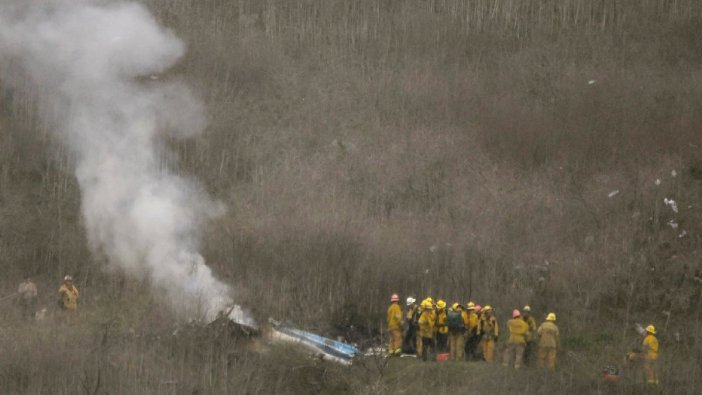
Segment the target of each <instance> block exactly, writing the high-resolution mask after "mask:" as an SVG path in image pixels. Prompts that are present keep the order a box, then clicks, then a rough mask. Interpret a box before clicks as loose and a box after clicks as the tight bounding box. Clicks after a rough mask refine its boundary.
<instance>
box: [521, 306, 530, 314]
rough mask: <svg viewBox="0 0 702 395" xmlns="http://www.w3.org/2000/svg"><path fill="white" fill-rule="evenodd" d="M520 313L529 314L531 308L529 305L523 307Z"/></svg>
mask: <svg viewBox="0 0 702 395" xmlns="http://www.w3.org/2000/svg"><path fill="white" fill-rule="evenodd" d="M522 311H526V312H530V311H531V306H529V305H526V306H524V308H523V309H522Z"/></svg>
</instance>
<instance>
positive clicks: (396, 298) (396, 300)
mask: <svg viewBox="0 0 702 395" xmlns="http://www.w3.org/2000/svg"><path fill="white" fill-rule="evenodd" d="M390 301H391V302H399V301H400V295H398V294H392V296H391V297H390Z"/></svg>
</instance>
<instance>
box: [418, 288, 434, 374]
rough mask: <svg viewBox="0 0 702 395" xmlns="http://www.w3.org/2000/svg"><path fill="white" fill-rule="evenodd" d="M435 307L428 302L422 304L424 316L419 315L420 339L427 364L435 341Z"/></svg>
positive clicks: (423, 356)
mask: <svg viewBox="0 0 702 395" xmlns="http://www.w3.org/2000/svg"><path fill="white" fill-rule="evenodd" d="M434 319H435V318H434V306H433V305H432V304H431V302H429V301H428V300H425V301H424V302H422V314H420V315H419V320H417V323H418V325H419V339H420V340H421V350H418V352H420V353H421V355H422V361H424V362H426V361H427V360H428V357H429V353H430V351H431V349H432V346H433V344H432V343H433V340H434V322H435V321H434Z"/></svg>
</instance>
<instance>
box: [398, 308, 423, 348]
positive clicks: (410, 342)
mask: <svg viewBox="0 0 702 395" xmlns="http://www.w3.org/2000/svg"><path fill="white" fill-rule="evenodd" d="M406 304H407V311H406V312H405V339H404V343H403V346H402V347H403V351H404V352H405V353H407V354H416V353H417V319H419V313H420V312H419V305H418V304H417V299H415V298H413V297H411V296H410V297H408V298H407V300H406Z"/></svg>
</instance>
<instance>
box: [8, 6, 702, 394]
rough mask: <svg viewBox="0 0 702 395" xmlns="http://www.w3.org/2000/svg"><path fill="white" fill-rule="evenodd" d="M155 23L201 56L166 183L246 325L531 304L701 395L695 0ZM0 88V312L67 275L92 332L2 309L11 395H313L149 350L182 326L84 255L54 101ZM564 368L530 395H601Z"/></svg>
mask: <svg viewBox="0 0 702 395" xmlns="http://www.w3.org/2000/svg"><path fill="white" fill-rule="evenodd" d="M147 3H148V4H149V7H150V8H151V9H152V10H153V12H154V13H155V14H156V15H157V17H158V18H159V19H160V20H161V21H162V22H163V23H164V24H165V25H167V26H169V27H171V28H172V29H174V30H175V32H176V33H177V34H178V35H179V36H180V37H182V38H183V39H185V40H186V42H187V43H188V46H189V51H188V54H187V56H186V58H185V59H184V60H183V61H182V62H181V64H180V65H179V66H178V67H177V68H176V69H175V70H172V71H170V72H169V73H168V74H167V75H165V76H164V77H163V78H179V79H184V80H187V81H188V83H190V84H191V85H192V86H194V87H195V88H196V90H198V91H199V93H200V95H201V96H202V98H203V99H204V100H205V102H206V104H207V108H208V111H209V116H210V126H209V128H208V129H207V131H206V133H205V134H204V136H203V137H200V138H197V139H193V140H188V141H173V142H172V143H171V148H172V150H173V152H174V153H175V155H173V156H172V157H167V158H164V162H166V163H170V164H171V165H172V166H174V167H177V169H178V171H179V172H182V173H183V174H187V175H189V176H190V177H192V178H193V179H195V180H198V181H199V182H200V183H201V185H202V186H203V187H204V188H205V189H207V190H208V191H209V192H210V193H211V194H212V195H213V196H215V197H216V198H217V199H220V200H222V201H223V202H225V203H226V205H227V206H228V207H229V211H228V214H227V215H226V216H224V217H223V218H221V219H219V220H217V221H216V222H214V223H212V224H211V226H210V227H209V228H208V229H207V230H206V232H205V234H204V237H203V240H202V241H203V248H204V254H205V256H206V257H207V259H208V261H209V263H210V265H211V266H212V267H213V269H214V270H215V272H216V273H217V274H218V276H219V277H220V278H222V279H224V280H225V281H226V282H228V283H231V284H233V285H235V286H236V289H237V293H238V295H237V299H238V300H239V301H241V302H242V303H243V304H244V305H245V306H247V307H249V308H250V309H251V310H252V311H253V313H254V314H255V315H256V316H257V317H259V318H265V317H267V316H269V315H270V316H274V317H277V318H280V319H292V320H294V321H295V322H297V323H298V324H300V325H302V326H304V327H306V328H308V329H311V330H315V331H319V332H322V333H326V334H331V335H337V334H344V335H353V336H355V337H356V338H373V337H376V336H378V335H379V334H381V332H382V315H383V312H384V309H385V307H386V306H385V305H386V302H387V298H388V296H389V295H390V293H392V292H400V293H401V294H402V295H403V296H406V295H409V294H411V295H414V296H426V295H431V296H434V297H435V298H436V297H443V298H446V299H447V300H450V301H453V300H460V301H465V300H467V299H468V298H472V299H474V300H476V301H478V302H481V303H484V302H489V303H490V304H492V305H493V306H497V307H498V308H499V309H500V310H499V311H498V313H499V314H502V313H505V312H507V311H509V309H511V308H513V307H515V306H521V305H522V304H524V303H530V304H531V305H532V306H533V307H534V308H535V311H539V312H546V311H547V310H549V309H554V310H556V311H557V312H558V313H559V322H560V324H561V325H562V327H563V329H564V332H565V337H566V339H567V340H566V347H567V348H569V349H570V350H573V351H575V352H578V353H582V354H586V355H587V354H589V355H590V356H589V358H590V360H592V361H594V363H595V365H594V366H595V367H593V368H592V369H594V370H596V369H597V368H598V367H599V366H598V365H597V364H598V363H605V362H606V361H614V363H617V362H619V356H620V355H621V354H622V352H623V351H625V350H626V348H627V347H629V346H630V344H631V342H632V341H635V340H634V336H635V334H634V333H633V332H631V331H630V330H629V328H630V326H631V324H632V323H633V322H643V323H648V322H649V321H650V322H655V323H656V324H657V326H658V327H660V328H661V333H662V334H661V339H662V352H663V357H664V359H665V363H664V366H665V368H664V372H665V373H664V381H666V380H667V381H668V382H669V383H672V382H675V383H676V385H677V388H683V389H682V390H680V391H678V392H677V393H684V392H686V391H687V392H688V393H695V392H696V388H698V387H699V386H700V383H697V382H696V380H697V378H696V376H697V375H698V373H699V372H695V371H694V369H695V368H694V367H695V366H698V367H699V358H700V356H701V355H702V348H701V347H702V343H700V335H701V334H702V333H701V332H700V326H699V319H700V306H701V305H702V292H701V291H700V289H701V288H700V286H701V284H700V282H698V281H696V277H695V274H696V273H697V272H698V271H700V270H702V267H701V263H700V259H701V258H700V253H701V252H702V206H700V205H701V204H702V155H701V154H700V152H701V151H700V149H701V148H702V74H701V72H700V66H702V44H701V42H700V40H699V32H700V29H701V28H702V5H701V4H700V2H699V1H693V0H679V1H664V0H656V1H654V0H636V1H635V0H630V1H628V0H619V1H608V2H596V1H586V0H567V1H564V0H559V1H553V0H539V1H536V0H499V1H495V0H492V1H487V0H476V1H470V2H468V1H461V0H402V1H399V0H388V1H380V0H357V1H340V0H312V1H288V0H267V1H261V0H239V1H237V2H230V1H215V0H201V1H191V2H185V1H175V0H151V1H148V2H147ZM12 66H13V65H9V66H8V65H7V64H3V67H4V68H5V69H7V68H8V67H12ZM0 84H1V85H0V93H1V94H0V267H1V268H2V269H3V273H4V276H3V279H2V283H3V285H4V286H5V287H4V289H5V290H7V292H6V293H10V292H11V291H13V290H14V289H15V287H16V284H18V283H19V282H20V281H21V280H22V277H23V276H24V275H25V274H30V275H32V276H33V277H34V278H35V279H36V280H37V283H38V285H39V286H40V293H42V295H40V296H41V297H42V302H43V303H44V304H45V305H49V306H53V305H54V304H55V302H54V299H55V298H54V296H55V291H56V289H57V288H58V285H59V284H58V282H59V281H60V279H61V278H62V277H63V275H64V274H65V273H72V274H73V275H74V278H75V279H76V285H77V286H78V287H79V288H80V289H81V291H82V295H83V299H82V300H81V304H82V305H81V308H82V311H83V314H84V315H85V316H84V317H85V318H84V320H83V321H84V322H83V323H82V324H80V326H79V327H78V329H77V330H76V331H75V332H74V333H71V331H68V330H66V327H59V329H58V330H53V329H48V328H43V327H31V328H27V327H25V326H23V325H22V326H18V325H19V324H16V321H15V319H14V317H13V316H12V315H11V314H12V313H11V311H9V310H6V309H4V308H3V309H2V310H0V311H2V313H0V314H2V315H3V316H4V317H3V318H5V320H4V321H3V324H2V326H0V333H2V337H3V340H2V341H3V344H2V347H1V348H0V349H1V350H3V351H2V355H3V356H2V360H1V361H0V383H3V382H4V383H7V384H6V385H7V386H6V387H4V388H3V387H0V392H19V393H26V392H42V391H49V392H54V391H55V392H65V393H75V392H74V391H73V390H71V389H75V388H84V389H85V392H87V393H93V392H92V390H91V389H95V388H98V390H97V392H100V391H103V392H104V391H105V388H109V389H110V390H109V392H113V393H169V391H173V393H186V392H187V393H190V392H192V391H194V390H197V389H199V390H200V391H201V392H204V393H210V392H227V391H228V392H232V393H237V392H239V391H238V390H235V389H232V388H233V387H232V386H234V385H237V386H240V387H237V388H245V392H247V393H270V392H295V391H299V392H309V388H312V387H309V388H304V387H303V388H297V387H295V385H299V384H300V383H299V382H295V381H294V380H297V379H300V377H313V376H314V378H310V380H311V381H310V382H318V380H322V381H323V380H324V379H323V378H322V379H320V378H319V377H323V376H324V374H321V375H318V373H319V372H318V371H317V370H315V369H322V368H320V367H319V366H317V365H314V364H313V367H309V366H307V365H305V364H303V363H300V364H301V365H299V366H303V367H302V368H301V369H310V371H309V372H308V373H309V374H307V373H305V374H303V375H301V376H296V377H295V378H294V379H293V378H287V377H283V376H286V372H287V371H286V368H285V365H284V364H282V363H280V361H276V359H277V358H273V357H271V356H270V355H268V354H265V355H263V356H260V355H258V354H255V353H250V352H249V351H242V350H241V349H239V348H236V347H232V348H231V349H232V350H235V351H232V353H234V354H236V355H235V356H234V357H232V356H231V355H230V356H229V357H230V358H234V359H233V361H234V362H232V360H227V362H226V363H222V362H221V360H217V358H224V357H222V356H221V355H218V354H217V353H216V352H215V351H217V350H213V349H209V348H207V347H205V346H202V344H201V343H198V342H196V341H192V342H191V341H183V342H177V343H175V344H174V343H169V344H167V345H164V344H163V343H162V342H155V341H154V342H152V341H150V340H149V341H147V340H143V339H146V338H149V336H154V337H155V336H159V335H160V333H161V332H160V331H166V330H170V329H168V328H172V325H175V323H174V322H172V321H171V320H172V318H169V317H168V314H166V312H164V311H161V309H160V302H159V301H158V299H156V298H154V297H152V296H151V294H150V293H149V291H148V284H146V283H142V282H140V281H134V280H130V279H125V278H124V277H123V276H122V275H121V274H120V273H113V272H107V271H106V263H105V262H96V259H95V258H94V257H92V256H91V255H90V254H89V252H88V249H87V247H86V245H85V235H84V230H83V228H82V225H81V219H80V193H79V190H78V188H77V184H76V182H75V180H74V178H73V174H72V159H71V156H70V153H69V152H67V151H66V150H65V149H63V148H61V147H59V146H58V145H57V143H56V142H55V141H54V140H52V139H51V136H50V131H49V130H46V127H45V125H44V123H43V122H42V121H41V120H40V119H39V118H38V116H37V115H36V112H35V109H34V108H33V103H32V102H31V97H32V96H33V95H37V94H41V93H40V92H35V91H32V92H27V91H26V90H25V89H24V88H25V87H23V85H22V84H17V85H14V86H8V84H2V83H0ZM673 170H675V176H673V175H672V173H671V172H672V171H673ZM657 179H659V180H660V185H656V183H655V181H656V180H657ZM615 190H616V191H618V193H617V194H613V196H612V197H609V194H610V193H611V192H613V191H615ZM664 198H672V199H674V200H675V201H676V202H677V206H678V209H679V212H677V213H675V212H673V211H672V209H671V207H670V206H666V205H665V204H664V203H663V199H664ZM670 221H674V222H670ZM673 223H674V224H677V228H673V227H672V224H673ZM683 231H685V233H683ZM55 288H56V289H55ZM0 303H3V302H0ZM5 306H7V305H5ZM115 323H120V325H115ZM351 327H353V328H355V329H351ZM100 328H104V330H101V329H100ZM135 331H136V334H135ZM676 332H677V333H679V334H680V340H679V342H676V340H675V339H676V336H675V335H674V334H675V333H676ZM149 339H150V338H149ZM568 339H569V340H568ZM100 347H104V349H103V348H100ZM107 349H109V350H107ZM6 350H10V351H6ZM105 350H107V351H105ZM163 350H166V351H163ZM208 350H209V351H208ZM673 350H678V351H680V352H681V356H680V358H678V359H675V360H673V359H672V358H670V355H671V353H672V352H673ZM683 350H684V351H683ZM210 351H212V353H210V354H208V353H209V352H210ZM216 354H217V355H216ZM239 354H241V355H239ZM276 355H283V357H281V358H282V359H284V361H283V362H285V361H289V359H290V358H294V357H292V356H288V353H287V352H280V353H276ZM66 358H68V359H66ZM164 358H165V359H164ZM169 358H170V359H169ZM286 358H287V359H286ZM225 359H226V358H225ZM563 359H564V360H565V361H564V363H565V364H566V366H567V369H570V374H571V376H570V377H571V381H568V378H567V373H566V371H567V369H565V368H564V369H563V371H562V372H561V374H560V376H559V379H558V380H559V381H558V383H559V384H558V385H560V387H553V386H552V387H540V385H555V384H553V383H551V384H543V383H534V382H530V383H531V384H530V385H533V386H534V387H531V388H533V391H534V392H535V393H536V392H538V391H539V389H541V390H542V391H548V390H550V391H551V392H553V391H555V392H565V391H566V390H571V391H590V390H593V387H588V385H589V384H586V383H585V384H583V382H582V381H581V379H578V380H575V381H573V379H572V377H574V376H573V375H574V373H573V371H576V370H581V369H584V368H583V367H579V365H578V362H577V361H576V360H572V361H569V360H568V359H567V358H565V357H563ZM217 361H219V362H217ZM241 361H248V362H246V363H244V362H241ZM290 363H291V364H293V365H295V363H294V362H290ZM101 366H102V367H103V368H100V367H101ZM305 366H306V367H305ZM194 367H197V369H195V368H194ZM101 369H102V370H101ZM323 369H326V368H323ZM330 369H332V371H333V375H334V377H335V378H334V379H332V380H337V378H336V377H337V375H341V376H339V377H342V378H341V379H338V380H341V382H342V384H339V385H341V387H332V388H330V387H325V386H324V385H321V384H320V385H321V387H319V388H318V387H314V389H313V390H312V391H315V390H318V391H320V392H341V391H343V390H348V391H354V392H361V391H367V392H373V391H375V390H377V392H392V391H399V390H400V389H401V388H403V387H401V386H396V385H397V382H396V381H393V380H390V381H389V382H388V381H379V382H378V383H380V384H378V383H376V385H377V386H376V387H365V386H364V385H363V384H364V382H365V383H371V382H373V380H375V379H377V377H379V376H377V372H376V371H373V372H374V373H373V374H372V375H371V373H368V371H365V370H363V368H361V367H359V368H354V369H358V370H357V371H355V372H356V374H358V375H359V376H357V379H358V380H359V381H357V382H356V381H353V380H354V379H350V378H348V377H347V378H343V373H342V372H340V371H335V370H334V369H335V368H330ZM588 369H589V368H588ZM697 369H698V368H697ZM46 371H52V372H56V373H55V375H41V374H40V372H46ZM362 371H365V372H366V373H364V374H365V375H362V374H361V373H359V372H362ZM99 372H101V373H99ZM108 372H109V373H108ZM273 372H275V373H276V374H273ZM98 374H100V375H101V376H99V377H101V379H100V380H102V384H100V385H98V384H97V383H96V381H97V380H98V379H97V377H98ZM485 374H492V373H485ZM175 376H177V379H173V378H172V377H175ZM381 376H382V375H381ZM33 377H42V379H41V380H43V381H40V382H37V381H36V380H35V379H33ZM490 377H492V376H490ZM10 378H11V379H10ZM168 380H175V381H177V383H175V384H173V383H172V384H163V385H165V386H169V385H172V386H174V387H173V388H169V389H165V388H164V387H159V386H160V385H161V383H163V382H166V381H168ZM287 380H290V381H287ZM301 380H302V379H301ZM344 380H346V381H344ZM520 380H526V378H519V377H516V378H514V381H513V382H512V383H519V384H523V383H525V381H520ZM593 380H594V379H593ZM273 382H275V384H271V383H273ZM184 383H187V384H184ZM286 383H293V384H290V386H289V387H286V385H285V384H286ZM295 383H297V384H295ZM454 384H455V383H454ZM454 384H451V383H450V382H447V384H446V386H447V388H452V386H453V385H454ZM269 385H273V387H269ZM501 385H503V387H500V388H501V389H505V390H507V389H508V388H507V387H504V386H509V385H515V384H509V383H506V384H505V383H503V384H501ZM583 385H584V386H585V387H583ZM241 386H244V387H241ZM383 386H386V387H383ZM271 388H274V390H271ZM668 389H670V388H668ZM242 392H244V391H242ZM674 392H675V391H674ZM100 393H101V392H100Z"/></svg>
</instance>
